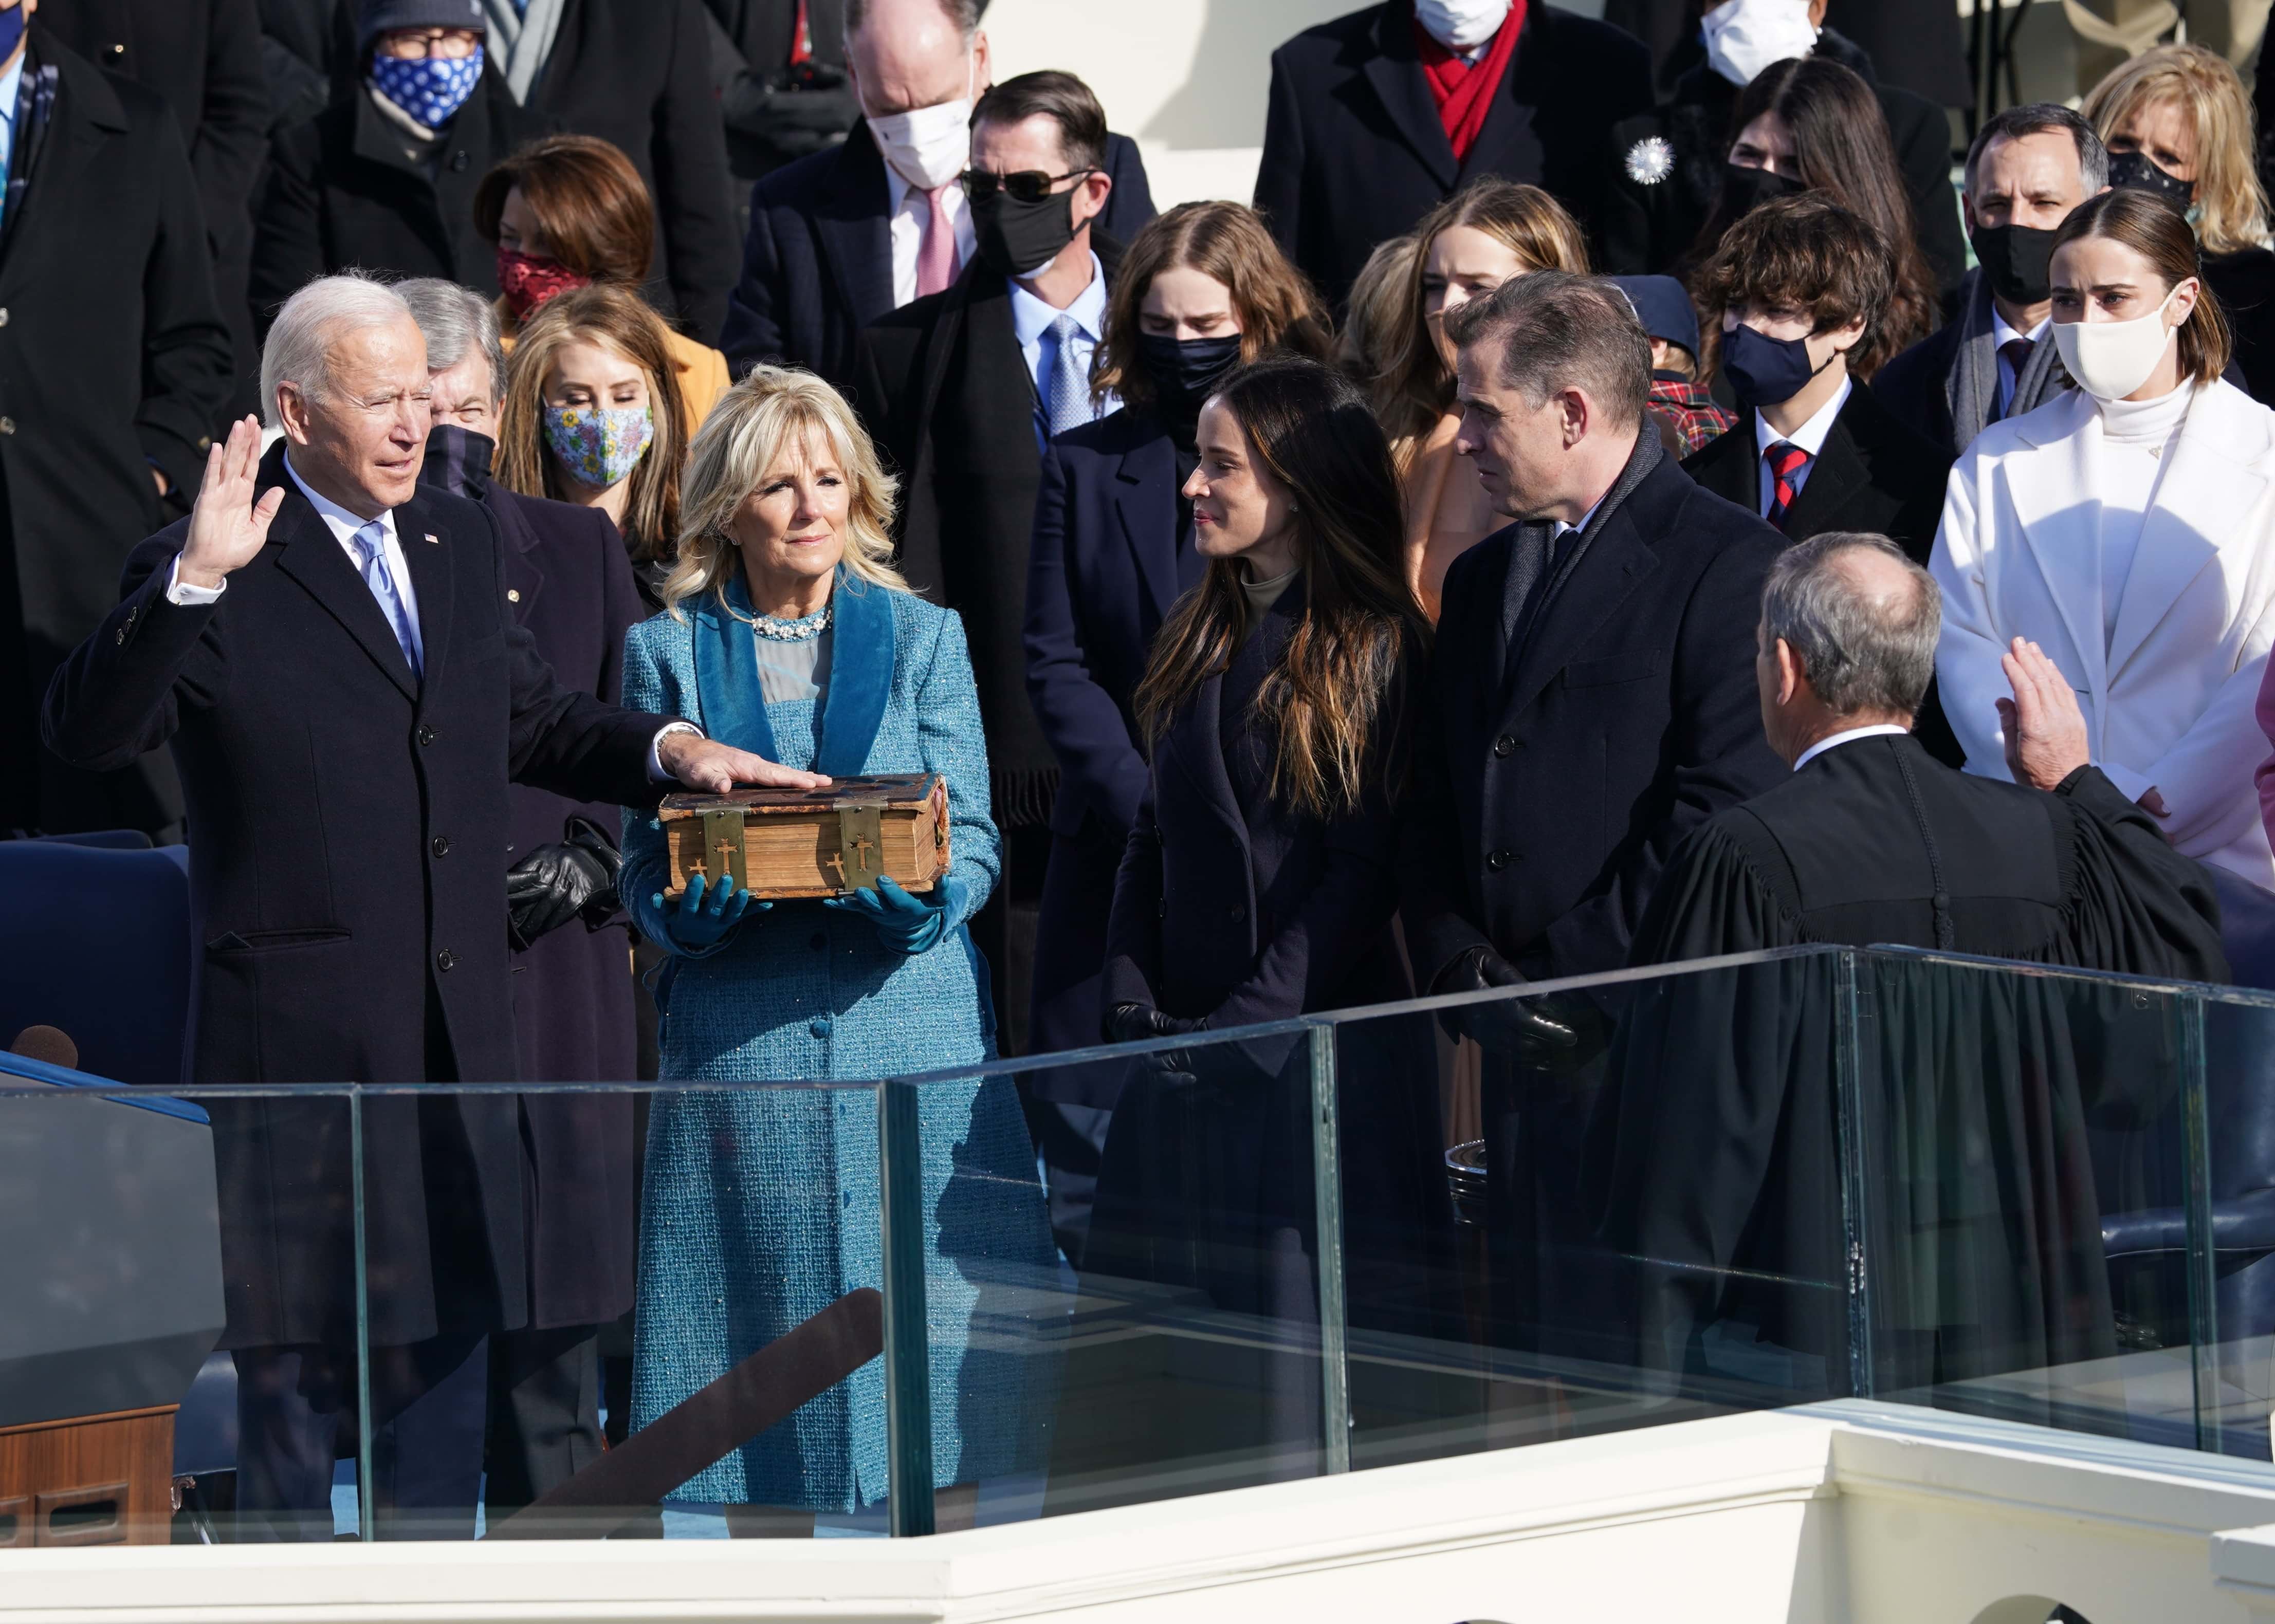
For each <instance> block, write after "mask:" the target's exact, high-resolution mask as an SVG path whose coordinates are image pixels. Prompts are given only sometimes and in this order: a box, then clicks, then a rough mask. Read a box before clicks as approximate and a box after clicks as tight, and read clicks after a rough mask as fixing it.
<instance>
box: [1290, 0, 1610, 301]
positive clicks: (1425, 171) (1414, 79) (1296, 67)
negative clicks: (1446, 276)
mask: <svg viewBox="0 0 2275 1624" xmlns="http://www.w3.org/2000/svg"><path fill="white" fill-rule="evenodd" d="M1501 25H1502V26H1503V27H1505V28H1509V29H1513V30H1514V31H1515V32H1514V37H1513V38H1512V39H1511V40H1509V41H1508V48H1507V49H1496V46H1497V45H1498V44H1499V38H1498V35H1495V36H1493V37H1489V38H1488V39H1487V40H1486V41H1485V42H1483V43H1480V44H1470V43H1469V42H1467V37H1466V36H1465V35H1456V36H1455V38H1454V40H1453V42H1452V43H1451V44H1448V43H1447V42H1445V41H1440V40H1439V39H1437V38H1435V37H1434V36H1432V35H1431V34H1429V33H1428V32H1427V31H1426V29H1425V26H1424V25H1423V23H1422V22H1421V21H1420V20H1418V19H1417V17H1416V15H1415V8H1414V5H1413V4H1412V0H1383V4H1379V5H1370V6H1366V7H1364V8H1363V9H1361V10H1359V11H1353V12H1351V13H1350V14H1349V16H1347V17H1338V18H1336V19H1334V20H1333V21H1332V22H1324V23H1320V24H1318V25H1317V26H1313V27H1310V28H1306V29H1305V30H1304V32H1303V33H1301V34H1297V35H1296V37H1295V38H1294V39H1292V40H1289V42H1287V43H1286V44H1285V45H1282V46H1281V48H1280V49H1278V50H1276V51H1274V52H1273V53H1272V90H1271V104H1270V108H1269V110H1268V111H1267V112H1266V115H1265V125H1264V157H1263V162H1262V164H1261V165H1260V167H1259V168H1258V170H1257V173H1256V207H1257V209H1258V212H1259V213H1261V214H1262V215H1264V217H1265V218H1266V220H1268V221H1269V222H1271V224H1272V235H1273V236H1274V237H1276V238H1279V239H1280V245H1281V247H1282V248H1284V249H1286V250H1287V251H1288V257H1289V259H1291V260H1293V261H1295V262H1296V264H1297V265H1298V266H1299V267H1301V268H1302V269H1303V271H1304V275H1306V276H1309V277H1311V280H1312V281H1313V282H1314V283H1317V284H1318V285H1319V291H1320V292H1321V293H1323V294H1325V295H1326V298H1327V300H1328V302H1329V303H1330V304H1332V305H1336V306H1340V305H1341V304H1342V301H1343V298H1344V297H1345V296H1346V295H1347V294H1348V293H1349V291H1350V284H1351V279H1352V278H1353V277H1355V276H1357V275H1358V272H1359V268H1360V267H1361V266H1363V265H1364V264H1365V263H1366V257H1367V255H1369V254H1370V253H1373V252H1374V247H1375V245H1376V244H1377V243H1379V242H1381V241H1383V240H1384V239H1385V238H1392V237H1397V236H1400V235H1402V233H1404V232H1407V231H1410V230H1413V229H1414V223H1415V222H1417V220H1419V219H1421V218H1422V216H1423V215H1426V214H1428V213H1429V212H1430V210H1431V209H1432V208H1435V207H1436V206H1437V204H1438V203H1439V202H1440V200H1443V199H1445V198H1447V197H1448V196H1450V195H1452V194H1453V193H1455V192H1458V191H1460V190H1461V189H1462V188H1463V186H1466V185H1470V183H1471V182H1472V181H1477V180H1481V179H1484V178H1486V177H1488V176H1493V177H1498V178H1500V179H1502V180H1515V181H1526V182H1530V183H1531V184H1532V185H1538V186H1544V187H1546V188H1547V190H1549V191H1550V192H1553V193H1555V194H1556V198H1557V200H1558V201H1559V202H1561V203H1562V204H1563V205H1564V206H1565V207H1566V208H1568V209H1570V210H1571V211H1572V213H1573V214H1574V215H1576V216H1577V218H1578V219H1579V221H1580V223H1581V224H1582V225H1583V226H1585V227H1588V228H1590V229H1591V230H1592V229H1593V227H1594V224H1595V221H1596V215H1597V213H1598V207H1597V206H1598V202H1599V200H1600V199H1601V198H1602V196H1603V195H1604V186H1605V177H1604V166H1603V155H1604V151H1605V148H1606V147H1607V146H1608V145H1609V143H1610V140H1611V132H1612V126H1613V125H1615V124H1617V123H1618V122H1619V121H1620V120H1621V119H1622V118H1627V117H1633V116H1634V115H1635V114H1637V113H1640V112H1643V111H1644V110H1647V109H1648V108H1649V107H1650V106H1651V59H1650V55H1649V53H1648V52H1646V51H1645V50H1644V48H1643V46H1642V45H1641V44H1640V43H1638V42H1636V40H1635V39H1634V37H1633V36H1631V35H1629V34H1625V33H1623V32H1621V30H1620V29H1617V28H1614V27H1613V26H1610V25H1609V24H1607V23H1602V22H1599V21H1597V20H1596V19H1593V18H1589V17H1576V16H1574V15H1572V14H1571V13H1570V12H1569V11H1558V10H1556V9H1555V8H1554V7H1553V6H1547V5H1543V4H1538V0H1529V3H1527V0H1520V4H1515V5H1512V6H1510V7H1509V8H1508V11H1506V12H1505V13H1504V15H1503V17H1502V19H1501ZM1465 56H1466V57H1473V58H1474V59H1473V60H1465V59H1464V58H1465ZM1480 74H1494V75H1498V77H1497V78H1496V79H1494V81H1493V83H1492V84H1490V85H1489V86H1488V85H1485V84H1483V83H1478V84H1472V83H1470V78H1471V76H1473V75H1480ZM1472 100H1474V107H1471V105H1470V103H1471V101H1472ZM1465 110H1467V111H1468V116H1467V117H1466V118H1465V117H1464V116H1463V115H1464V111H1465Z"/></svg>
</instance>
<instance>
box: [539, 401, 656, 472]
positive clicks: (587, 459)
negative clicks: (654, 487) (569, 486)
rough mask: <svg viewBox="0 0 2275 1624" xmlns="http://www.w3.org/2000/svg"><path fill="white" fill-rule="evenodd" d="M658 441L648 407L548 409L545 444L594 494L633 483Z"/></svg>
mask: <svg viewBox="0 0 2275 1624" xmlns="http://www.w3.org/2000/svg"><path fill="white" fill-rule="evenodd" d="M654 437H655V419H654V417H653V415H652V414H651V413H650V412H649V411H648V408H646V406H548V407H546V408H545V443H546V444H548V445H549V446H551V447H552V448H553V455H554V456H556V457H559V458H560V459H561V466H562V467H563V469H564V470H566V471H567V472H568V473H569V475H570V477H571V478H572V479H574V480H576V481H577V482H578V484H579V485H589V486H591V487H593V489H594V490H603V491H604V490H607V489H608V487H610V486H612V485H615V484H617V483H618V482H620V481H622V480H628V479H630V478H631V472H632V470H633V469H635V468H637V467H639V460H640V458H641V457H646V455H647V448H648V442H650V441H652V440H653V439H654Z"/></svg>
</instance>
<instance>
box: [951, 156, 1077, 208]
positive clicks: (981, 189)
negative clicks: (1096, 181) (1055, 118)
mask: <svg viewBox="0 0 2275 1624" xmlns="http://www.w3.org/2000/svg"><path fill="white" fill-rule="evenodd" d="M1097 173H1098V168H1097V166H1096V165H1095V164H1093V165H1092V166H1091V167H1090V168H1088V169H1084V170H1068V171H1067V172H1066V173H1065V174H1063V175H1046V174H1044V173H1043V172H1042V170H1019V171H1018V172H1017V174H1015V175H993V174H990V173H989V172H988V171H987V170H964V173H963V174H962V175H960V176H958V177H957V178H958V179H960V180H962V181H963V182H964V196H966V197H968V198H970V199H971V200H972V201H974V202H975V203H976V202H978V201H979V200H980V199H981V198H990V197H994V195H995V194H996V193H998V192H1008V193H1010V195H1011V198H1012V200H1013V201H1015V202H1020V203H1039V202H1041V201H1042V200H1044V199H1045V198H1047V197H1048V196H1050V194H1051V188H1052V187H1054V186H1055V185H1058V184H1059V182H1061V181H1062V180H1078V179H1080V178H1082V177H1083V176H1085V175H1095V174H1097Z"/></svg>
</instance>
